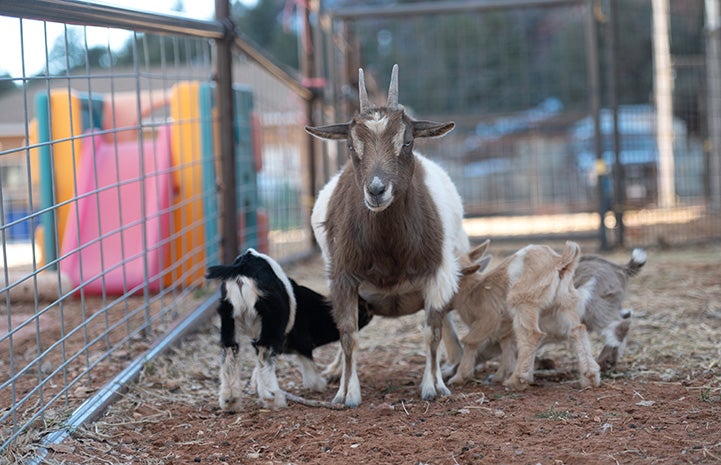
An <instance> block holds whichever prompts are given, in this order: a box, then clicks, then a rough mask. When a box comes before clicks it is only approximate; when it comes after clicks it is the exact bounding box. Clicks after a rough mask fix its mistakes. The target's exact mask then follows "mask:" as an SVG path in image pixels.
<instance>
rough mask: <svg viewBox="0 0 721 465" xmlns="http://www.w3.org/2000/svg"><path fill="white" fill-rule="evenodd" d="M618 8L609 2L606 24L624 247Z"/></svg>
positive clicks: (616, 206)
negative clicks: (619, 109) (619, 125)
mask: <svg viewBox="0 0 721 465" xmlns="http://www.w3.org/2000/svg"><path fill="white" fill-rule="evenodd" d="M617 12H618V8H617V1H616V0H609V2H608V20H607V22H606V40H607V45H606V53H607V55H606V56H607V58H608V94H609V102H608V103H609V106H610V107H611V113H612V114H613V139H612V142H613V158H614V164H613V211H614V213H615V215H616V245H618V246H621V247H623V245H624V241H625V228H624V224H623V209H624V204H625V202H626V192H625V188H626V184H625V172H624V167H623V164H622V163H621V135H620V132H619V127H618V86H617V83H618V62H617V57H618V48H617V44H618V40H617V39H618V14H617Z"/></svg>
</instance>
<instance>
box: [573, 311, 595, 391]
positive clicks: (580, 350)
mask: <svg viewBox="0 0 721 465" xmlns="http://www.w3.org/2000/svg"><path fill="white" fill-rule="evenodd" d="M570 336H571V339H572V341H573V344H574V347H575V348H576V356H577V357H578V371H579V373H580V374H581V386H583V387H588V386H598V385H600V384H601V369H600V368H599V366H598V363H596V361H595V360H594V359H593V355H591V341H590V339H589V337H588V331H586V325H584V324H579V325H578V326H576V327H574V328H572V329H571V333H570Z"/></svg>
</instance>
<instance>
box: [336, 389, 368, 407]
mask: <svg viewBox="0 0 721 465" xmlns="http://www.w3.org/2000/svg"><path fill="white" fill-rule="evenodd" d="M331 403H333V404H339V405H340V404H344V405H345V406H346V407H350V408H355V407H358V406H359V405H360V404H361V397H360V394H359V395H358V396H352V395H349V394H345V393H343V392H340V391H339V392H338V393H337V394H336V395H335V397H334V398H333V400H332V401H331Z"/></svg>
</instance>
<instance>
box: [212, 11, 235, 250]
mask: <svg viewBox="0 0 721 465" xmlns="http://www.w3.org/2000/svg"><path fill="white" fill-rule="evenodd" d="M215 19H216V20H218V21H219V22H220V23H222V24H223V25H224V26H225V34H224V36H223V38H222V39H217V40H216V41H215V45H216V62H215V81H216V86H215V101H216V102H217V105H218V123H219V125H220V136H219V139H220V166H221V167H222V174H221V181H222V184H221V204H222V209H221V218H222V226H221V239H220V242H221V248H222V260H223V263H231V262H232V261H233V260H235V257H236V255H237V254H238V218H237V211H238V207H237V201H236V194H235V192H236V187H237V186H236V179H235V131H234V130H233V122H234V121H235V117H234V114H233V69H232V67H233V54H232V45H233V40H234V35H235V32H234V28H233V23H232V21H231V18H230V1H229V0H215Z"/></svg>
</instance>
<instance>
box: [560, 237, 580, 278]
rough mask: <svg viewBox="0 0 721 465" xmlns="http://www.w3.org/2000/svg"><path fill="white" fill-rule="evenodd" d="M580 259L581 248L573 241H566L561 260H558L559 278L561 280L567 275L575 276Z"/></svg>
mask: <svg viewBox="0 0 721 465" xmlns="http://www.w3.org/2000/svg"><path fill="white" fill-rule="evenodd" d="M580 258H581V247H580V246H579V245H578V244H577V243H575V242H573V241H566V246H565V247H564V248H563V253H562V254H561V258H560V259H559V260H558V266H557V269H558V276H559V277H560V278H561V279H563V277H564V276H566V275H568V276H573V273H574V271H576V265H578V261H579V260H580Z"/></svg>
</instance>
